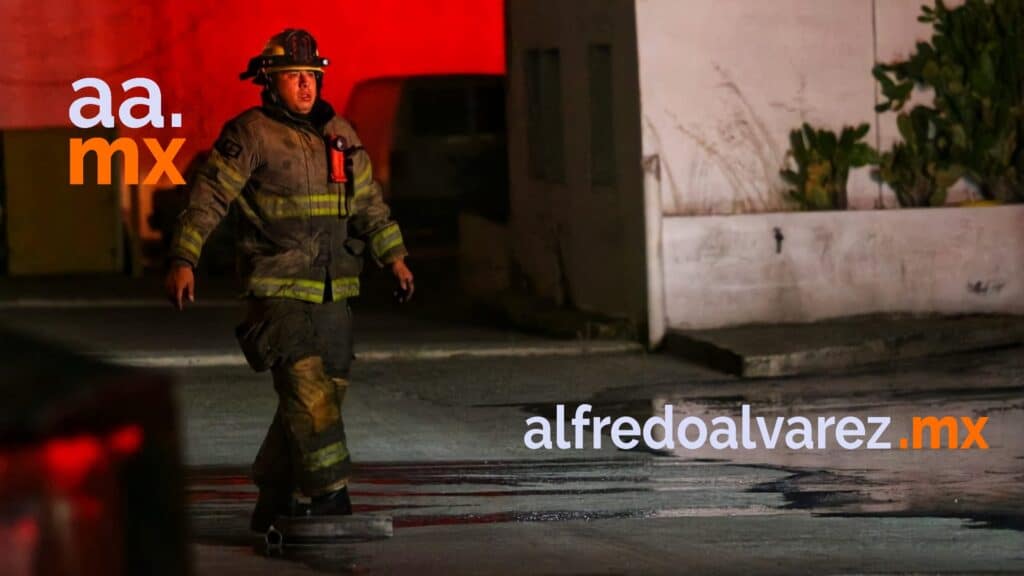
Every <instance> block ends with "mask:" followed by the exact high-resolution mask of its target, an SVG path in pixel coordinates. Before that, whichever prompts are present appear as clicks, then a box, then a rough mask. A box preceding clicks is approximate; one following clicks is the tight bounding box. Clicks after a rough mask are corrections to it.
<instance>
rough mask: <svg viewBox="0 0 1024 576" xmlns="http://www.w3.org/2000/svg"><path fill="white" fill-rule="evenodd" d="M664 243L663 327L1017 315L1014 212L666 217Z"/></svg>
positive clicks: (1019, 254) (1020, 214) (1019, 269)
mask: <svg viewBox="0 0 1024 576" xmlns="http://www.w3.org/2000/svg"><path fill="white" fill-rule="evenodd" d="M776 228H778V229H779V231H780V232H781V233H782V235H783V237H784V240H783V241H782V246H781V250H780V251H779V252H776V241H775V238H774V231H775V229H776ZM662 234H663V236H662V238H663V249H664V274H665V278H666V279H670V281H668V282H667V283H666V286H665V310H666V317H667V322H668V325H669V326H670V327H675V328H714V327H720V326H728V325H734V324H749V323H762V322H810V321H815V320H821V319H825V318H833V317H841V316H854V315H858V314H869V313H889V312H893V313H902V312H905V313H943V314H962V313H990V312H991V313H994V312H1003V313H1006V312H1009V313H1024V206H1000V207H990V208H923V209H914V210H910V209H901V210H878V211H848V212H818V213H812V212H805V213H776V214H761V215H742V216H710V217H703V218H681V217H676V218H666V219H664V220H663V222H662Z"/></svg>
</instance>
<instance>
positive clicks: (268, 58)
mask: <svg viewBox="0 0 1024 576" xmlns="http://www.w3.org/2000/svg"><path fill="white" fill-rule="evenodd" d="M326 67H327V58H324V57H323V56H320V52H319V51H317V49H316V39H315V38H313V35H312V34H310V33H309V32H306V31H305V30H299V29H295V28H288V29H287V30H285V31H284V32H281V33H279V34H275V35H274V36H273V37H272V38H271V39H270V41H269V42H267V45H266V46H264V47H263V52H261V53H260V55H259V56H256V57H255V58H252V59H251V60H249V67H248V68H247V69H246V70H245V72H242V74H240V75H239V78H240V79H242V80H246V79H248V78H252V79H253V80H252V81H253V82H255V83H256V84H264V85H266V84H269V83H270V74H272V73H274V72H283V71H285V70H312V71H313V72H316V74H317V79H320V77H321V76H322V75H323V72H324V68H326Z"/></svg>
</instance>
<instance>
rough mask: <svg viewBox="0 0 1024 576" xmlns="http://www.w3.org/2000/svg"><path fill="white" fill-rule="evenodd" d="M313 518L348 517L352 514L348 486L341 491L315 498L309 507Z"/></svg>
mask: <svg viewBox="0 0 1024 576" xmlns="http://www.w3.org/2000/svg"><path fill="white" fill-rule="evenodd" d="M309 513H310V514H311V515H313V516H347V515H349V514H352V500H350V499H349V497H348V486H346V487H344V488H342V489H341V490H336V491H334V492H329V493H327V494H322V495H320V496H314V497H313V501H312V502H311V503H310V505H309Z"/></svg>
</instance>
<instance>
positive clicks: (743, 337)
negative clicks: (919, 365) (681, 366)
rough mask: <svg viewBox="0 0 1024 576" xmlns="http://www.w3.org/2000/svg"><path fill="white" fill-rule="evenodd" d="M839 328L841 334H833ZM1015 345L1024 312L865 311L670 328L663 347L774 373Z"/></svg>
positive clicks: (763, 374)
mask: <svg viewBox="0 0 1024 576" xmlns="http://www.w3.org/2000/svg"><path fill="white" fill-rule="evenodd" d="M858 322H860V323H862V324H860V325H858ZM879 323H882V324H881V328H880V325H879ZM869 325H870V328H869ZM838 331H843V332H845V333H844V334H843V335H842V336H841V337H836V336H835V334H836V333H837V332H838ZM826 334H827V335H828V337H825V335H826ZM816 336H821V337H820V338H817V337H816ZM1020 344H1024V318H1021V317H1017V316H964V317H959V318H950V317H941V318H900V317H893V318H878V317H865V318H863V319H841V320H837V321H835V322H820V323H815V324H793V325H774V326H746V327H737V328H723V329H718V330H694V331H683V330H670V331H669V334H668V335H667V337H666V343H665V347H666V350H667V351H668V352H670V353H673V354H676V355H679V356H682V357H684V358H687V359H689V360H693V361H695V362H699V363H702V364H705V365H708V366H710V367H712V368H715V369H717V370H721V371H723V372H728V373H730V374H736V375H738V376H741V377H744V378H771V377H780V376H794V375H800V374H814V373H823V372H836V371H841V370H846V369H850V368H855V367H860V366H870V365H875V364H883V363H887V362H893V361H897V360H905V359H913V358H926V357H931V356H940V355H947V354H954V353H959V352H971V351H979V350H987V349H994V348H1004V347H1009V346H1016V345H1020Z"/></svg>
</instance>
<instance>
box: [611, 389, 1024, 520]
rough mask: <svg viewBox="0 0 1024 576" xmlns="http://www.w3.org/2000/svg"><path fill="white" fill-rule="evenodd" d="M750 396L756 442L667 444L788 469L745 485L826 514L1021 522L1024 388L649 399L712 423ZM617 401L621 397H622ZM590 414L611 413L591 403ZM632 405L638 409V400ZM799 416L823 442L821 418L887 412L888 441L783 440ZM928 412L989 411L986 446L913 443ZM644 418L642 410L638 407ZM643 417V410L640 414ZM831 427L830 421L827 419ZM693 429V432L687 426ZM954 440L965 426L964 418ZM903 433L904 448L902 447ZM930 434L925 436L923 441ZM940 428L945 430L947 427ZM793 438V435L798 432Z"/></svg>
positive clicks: (736, 411)
mask: <svg viewBox="0 0 1024 576" xmlns="http://www.w3.org/2000/svg"><path fill="white" fill-rule="evenodd" d="M743 404H748V405H749V406H750V422H751V423H750V428H751V435H752V439H753V440H754V441H755V442H756V443H757V445H758V447H757V448H755V449H743V448H740V449H731V448H728V449H723V450H718V449H714V448H712V447H711V446H710V443H707V444H705V445H704V446H703V447H701V448H697V449H688V448H684V447H682V446H680V445H678V444H677V446H676V447H675V449H674V450H671V454H672V456H674V457H677V458H682V459H693V458H707V459H726V460H727V461H729V462H731V463H733V464H736V465H756V466H769V467H774V468H778V469H779V470H786V471H790V472H791V473H790V474H788V475H787V476H785V477H784V478H781V479H776V480H770V481H767V482H763V483H760V484H757V485H755V486H753V487H751V488H750V490H751V491H753V492H757V493H777V494H780V495H782V496H783V498H784V499H785V504H783V507H784V508H786V509H799V510H808V511H811V512H814V513H816V514H822V515H841V516H928V517H955V518H964V519H967V520H972V521H975V522H977V525H978V526H983V527H993V528H1012V529H1017V530H1020V529H1022V527H1024V522H1022V519H1024V390H1022V389H1020V388H998V389H982V390H978V389H958V390H943V391H933V392H928V391H920V390H918V391H909V392H908V391H904V390H898V389H895V390H889V391H876V392H874V393H871V394H861V395H858V396H857V397H855V398H853V399H851V398H828V397H814V396H811V397H802V396H801V395H800V394H793V395H787V393H786V392H785V389H777V390H773V391H770V392H769V393H768V394H767V396H761V397H759V396H758V395H756V394H753V395H750V396H747V397H745V398H742V399H738V398H729V399H728V401H725V402H723V401H721V399H720V398H715V399H711V400H710V401H704V400H703V399H697V400H695V399H693V398H686V397H682V396H678V395H673V394H666V395H661V396H658V397H655V398H654V399H653V400H652V401H651V402H650V404H649V408H650V409H649V412H648V415H649V416H657V417H664V416H665V413H666V410H665V407H666V406H667V405H671V406H672V409H673V416H674V420H675V423H676V424H677V425H678V422H680V420H681V419H682V418H683V417H686V416H697V417H699V418H700V419H701V420H703V421H704V422H705V423H707V427H708V430H709V432H711V431H713V430H714V429H715V428H716V426H715V425H713V423H712V422H713V419H714V418H716V417H719V416H727V417H730V418H731V419H733V420H734V421H735V422H737V425H738V427H741V426H742V424H741V422H742V411H741V406H742V405H743ZM620 407H621V404H620ZM594 412H595V413H596V414H607V413H608V412H605V411H604V407H603V406H600V405H596V406H595V408H594ZM629 412H630V413H631V415H634V417H638V416H639V411H638V408H637V406H635V405H634V406H631V407H630V410H629ZM758 416H760V417H763V418H765V421H766V423H767V424H768V430H769V431H771V430H772V429H773V426H774V423H775V422H776V419H777V418H778V417H782V418H784V419H785V422H787V426H785V427H784V428H783V429H782V433H781V436H782V438H780V441H779V443H778V445H777V446H776V448H775V449H773V450H768V449H766V448H764V445H763V442H762V441H761V436H760V430H759V428H758V425H757V421H756V418H757V417H758ZM794 416H803V417H805V418H808V419H809V420H810V421H811V423H812V424H813V425H814V426H815V429H813V431H814V433H815V439H814V442H819V441H820V439H819V438H818V437H817V430H816V426H817V423H818V421H819V418H827V417H830V416H832V417H835V419H836V421H839V420H840V419H841V418H843V417H848V416H852V417H857V418H858V419H859V420H860V421H861V422H864V423H865V424H867V425H866V426H865V432H866V434H865V436H864V438H865V440H867V439H869V438H870V437H871V436H873V435H874V431H875V430H876V429H877V428H878V427H879V426H878V425H871V424H869V420H868V418H869V417H881V418H885V419H888V422H889V423H890V424H889V425H888V428H887V429H886V430H885V432H884V434H883V435H881V436H880V438H879V441H880V442H888V443H889V444H890V445H891V449H888V450H867V449H864V448H861V449H855V450H846V449H843V448H842V447H840V446H839V445H838V444H837V442H836V439H835V436H834V433H832V434H826V435H825V438H826V442H827V445H826V447H825V448H824V449H820V448H815V449H811V450H808V449H806V448H799V449H791V448H790V447H789V446H787V445H786V444H785V442H783V441H782V439H784V437H785V434H786V432H787V431H788V430H790V429H791V428H789V427H788V422H789V420H788V419H789V418H790V417H794ZM915 416H917V417H927V416H936V417H940V418H941V417H943V416H954V417H956V418H957V419H958V420H959V419H960V418H961V417H967V418H969V419H970V420H971V421H972V422H974V423H977V422H978V421H979V419H980V418H982V417H987V418H988V420H987V422H986V424H985V425H984V428H983V429H982V430H981V434H982V438H983V439H984V441H985V442H986V443H987V444H988V448H987V449H985V450H981V449H966V450H948V449H938V450H932V449H917V450H915V449H913V433H912V429H913V424H912V423H913V419H914V417H915ZM641 418H643V417H641ZM641 422H642V420H641ZM833 430H834V428H833ZM690 432H691V434H692V436H691V438H695V437H696V435H697V433H696V431H695V430H694V429H692V428H691V430H690ZM958 432H959V434H958V437H959V438H958V439H959V442H960V443H963V441H964V440H965V439H966V437H967V436H968V435H969V433H968V431H967V430H965V426H964V424H963V423H962V422H961V423H960V425H959V427H958ZM904 438H907V439H908V440H909V446H910V449H900V440H901V439H904ZM927 438H928V436H927V435H926V436H925V437H924V446H928V440H927ZM943 438H944V439H945V438H948V436H946V435H945V434H943ZM797 439H799V438H797Z"/></svg>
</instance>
